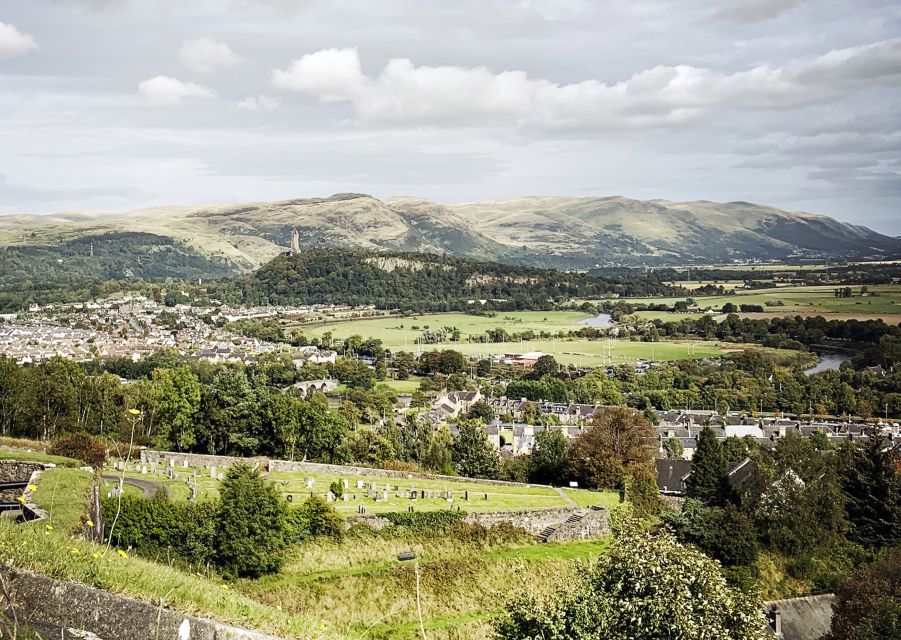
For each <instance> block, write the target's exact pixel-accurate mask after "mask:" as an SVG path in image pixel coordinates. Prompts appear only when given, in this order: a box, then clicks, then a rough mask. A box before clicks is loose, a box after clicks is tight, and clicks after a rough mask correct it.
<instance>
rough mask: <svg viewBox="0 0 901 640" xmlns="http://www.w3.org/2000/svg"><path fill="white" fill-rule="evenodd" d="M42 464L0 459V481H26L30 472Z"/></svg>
mask: <svg viewBox="0 0 901 640" xmlns="http://www.w3.org/2000/svg"><path fill="white" fill-rule="evenodd" d="M43 468H44V465H42V464H38V463H37V462H22V461H20V460H0V482H27V481H28V479H29V478H31V474H32V473H34V472H35V471H37V470H38V469H43Z"/></svg>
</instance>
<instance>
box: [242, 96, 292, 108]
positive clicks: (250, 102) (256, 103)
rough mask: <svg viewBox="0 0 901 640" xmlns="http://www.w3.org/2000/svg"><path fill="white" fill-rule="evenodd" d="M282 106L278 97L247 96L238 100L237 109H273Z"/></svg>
mask: <svg viewBox="0 0 901 640" xmlns="http://www.w3.org/2000/svg"><path fill="white" fill-rule="evenodd" d="M281 106H282V103H281V102H280V101H279V99H278V98H271V97H269V96H264V95H259V96H247V97H246V98H243V99H242V100H241V101H240V102H238V108H239V109H249V110H251V111H275V110H276V109H278V108H279V107H281Z"/></svg>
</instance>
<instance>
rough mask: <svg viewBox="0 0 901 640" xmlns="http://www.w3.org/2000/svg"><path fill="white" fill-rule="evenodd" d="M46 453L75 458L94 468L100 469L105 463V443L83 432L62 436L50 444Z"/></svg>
mask: <svg viewBox="0 0 901 640" xmlns="http://www.w3.org/2000/svg"><path fill="white" fill-rule="evenodd" d="M47 453H49V454H51V455H54V456H63V457H66V458H75V459H76V460H81V461H82V462H84V463H85V464H87V465H90V466H92V467H94V468H95V469H102V468H103V467H104V466H105V465H106V457H107V450H106V445H104V444H103V442H101V441H100V440H99V439H97V438H95V437H94V436H92V435H90V434H88V433H84V432H79V433H73V434H72V435H68V436H63V437H62V438H60V439H59V440H57V441H56V442H54V443H53V444H52V445H50V448H49V449H47Z"/></svg>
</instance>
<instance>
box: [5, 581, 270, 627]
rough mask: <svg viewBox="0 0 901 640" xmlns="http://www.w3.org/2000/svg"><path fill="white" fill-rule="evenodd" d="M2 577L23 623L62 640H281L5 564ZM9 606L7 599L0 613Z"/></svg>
mask: <svg viewBox="0 0 901 640" xmlns="http://www.w3.org/2000/svg"><path fill="white" fill-rule="evenodd" d="M0 573H2V574H3V577H4V579H5V580H6V583H7V586H8V588H9V591H10V595H11V596H12V601H13V602H14V603H15V608H16V614H17V616H18V618H19V620H20V621H27V622H29V623H31V624H34V625H37V626H39V627H41V628H49V629H54V630H56V634H55V635H54V637H57V638H60V637H61V638H64V639H65V638H75V637H80V638H83V637H84V636H83V635H76V634H74V633H71V632H69V633H66V630H68V629H72V630H76V631H88V632H90V633H92V634H94V635H95V636H96V637H97V638H99V640H278V639H277V638H274V637H273V636H267V635H265V634H262V633H259V632H256V631H250V630H247V629H239V628H236V627H231V626H228V625H224V624H220V623H218V622H215V621H212V620H206V619H204V618H196V617H194V616H186V615H183V614H181V613H178V612H177V611H172V610H171V609H164V608H161V607H157V606H154V605H152V604H150V603H147V602H140V601H137V600H132V599H131V598H125V597H123V596H117V595H114V594H112V593H107V592H106V591H100V590H98V589H93V588H90V587H86V586H84V585H81V584H76V583H73V582H63V581H61V580H55V579H53V578H48V577H47V576H43V575H40V574H36V573H32V572H31V571H26V570H24V569H18V568H14V567H9V566H6V565H0ZM8 606H9V605H8V603H7V602H6V601H5V600H4V601H3V603H2V605H0V608H2V610H3V611H5V612H8V611H9V609H8ZM186 629H187V631H188V634H187V635H184V634H183V633H184V631H185V630H186ZM180 632H181V634H180Z"/></svg>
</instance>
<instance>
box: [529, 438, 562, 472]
mask: <svg viewBox="0 0 901 640" xmlns="http://www.w3.org/2000/svg"><path fill="white" fill-rule="evenodd" d="M529 457H530V460H529V462H530V464H529V479H530V480H531V481H532V482H540V483H544V484H554V485H561V484H563V482H564V480H565V479H566V474H567V472H568V469H569V461H568V458H567V443H566V438H565V437H564V436H563V432H562V431H561V430H560V429H545V430H544V431H539V432H538V433H537V434H536V435H535V447H534V448H533V449H532V453H531V455H530V456H529Z"/></svg>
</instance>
